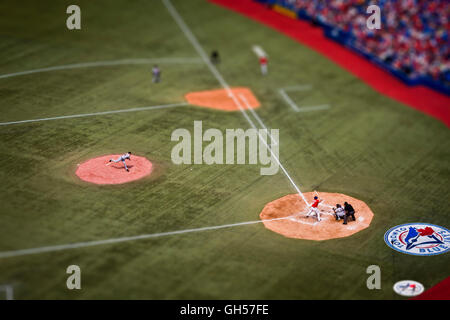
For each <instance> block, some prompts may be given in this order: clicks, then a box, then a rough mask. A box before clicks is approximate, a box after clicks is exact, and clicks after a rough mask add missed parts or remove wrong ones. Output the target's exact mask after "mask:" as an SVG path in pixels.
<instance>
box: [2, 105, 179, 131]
mask: <svg viewBox="0 0 450 320" xmlns="http://www.w3.org/2000/svg"><path fill="white" fill-rule="evenodd" d="M186 105H188V103H187V102H182V103H173V104H164V105H159V106H150V107H140V108H130V109H121V110H111V111H102V112H94V113H82V114H73V115H66V116H58V117H51V118H41V119H30V120H20V121H10V122H0V126H8V125H12V124H22V123H30V122H40V121H51V120H61V119H72V118H84V117H93V116H101V115H107V114H115V113H125V112H139V111H149V110H157V109H166V108H175V107H181V106H186Z"/></svg>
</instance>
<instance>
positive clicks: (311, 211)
mask: <svg viewBox="0 0 450 320" xmlns="http://www.w3.org/2000/svg"><path fill="white" fill-rule="evenodd" d="M313 213H315V214H316V216H317V221H320V210H319V208H314V207H311V208H310V209H309V212H308V213H307V214H306V216H307V217H309V216H310V215H311V214H313Z"/></svg>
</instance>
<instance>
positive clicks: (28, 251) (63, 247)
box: [0, 217, 290, 259]
mask: <svg viewBox="0 0 450 320" xmlns="http://www.w3.org/2000/svg"><path fill="white" fill-rule="evenodd" d="M288 218H290V217H283V218H275V219H267V220H257V221H245V222H239V223H232V224H224V225H220V226H210V227H203V228H195V229H185V230H178V231H170V232H160V233H151V234H142V235H138V236H132V237H122V238H115V239H106V240H97V241H87V242H77V243H71V244H62V245H56V246H47V247H39V248H30V249H22V250H14V251H4V252H0V259H1V258H11V257H18V256H25V255H30V254H37V253H44V252H54V251H61V250H68V249H77V248H85V247H92V246H99V245H105V244H114V243H120V242H127V241H134V240H143V239H151V238H159V237H165V236H171V235H176V234H184V233H191V232H201V231H209V230H218V229H225V228H231V227H237V226H245V225H250V224H257V223H263V222H268V221H277V220H284V219H288Z"/></svg>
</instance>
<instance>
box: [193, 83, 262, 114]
mask: <svg viewBox="0 0 450 320" xmlns="http://www.w3.org/2000/svg"><path fill="white" fill-rule="evenodd" d="M231 91H232V92H233V94H234V96H235V98H236V99H237V100H238V103H239V104H240V106H241V107H242V109H250V108H251V109H255V108H258V107H259V106H260V103H259V101H258V99H256V97H255V96H254V95H253V93H252V91H251V90H250V89H248V88H244V87H240V88H232V89H231ZM185 98H186V100H187V101H188V102H189V103H190V104H192V105H195V106H200V107H205V108H212V109H218V110H224V111H239V107H238V105H237V104H236V101H235V100H233V99H232V98H231V97H230V96H228V91H227V90H225V89H217V90H207V91H197V92H190V93H188V94H186V95H185Z"/></svg>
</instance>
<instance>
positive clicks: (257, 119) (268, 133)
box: [239, 94, 277, 145]
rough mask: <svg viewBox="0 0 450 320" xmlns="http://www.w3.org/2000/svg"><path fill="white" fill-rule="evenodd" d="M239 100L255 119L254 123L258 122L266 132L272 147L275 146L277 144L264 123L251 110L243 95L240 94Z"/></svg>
mask: <svg viewBox="0 0 450 320" xmlns="http://www.w3.org/2000/svg"><path fill="white" fill-rule="evenodd" d="M239 98H241V100H242V101H243V102H244V104H245V106H246V107H247V109H248V110H249V111H250V113H251V114H252V115H253V117H254V118H255V119H256V121H258V123H259V125H260V126H261V127H263V128H264V129H265V130H266V131H267V135H268V136H269V137H270V141H271V143H273V144H274V145H277V142H276V141H275V140H274V139H273V137H272V135H271V134H270V131H269V129H267V127H266V126H265V125H264V123H263V122H262V120H261V118H260V117H259V116H258V114H257V113H256V111H255V110H253V108H252V107H251V106H250V103H248V100H247V98H246V97H245V96H244V95H243V94H240V95H239Z"/></svg>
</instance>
